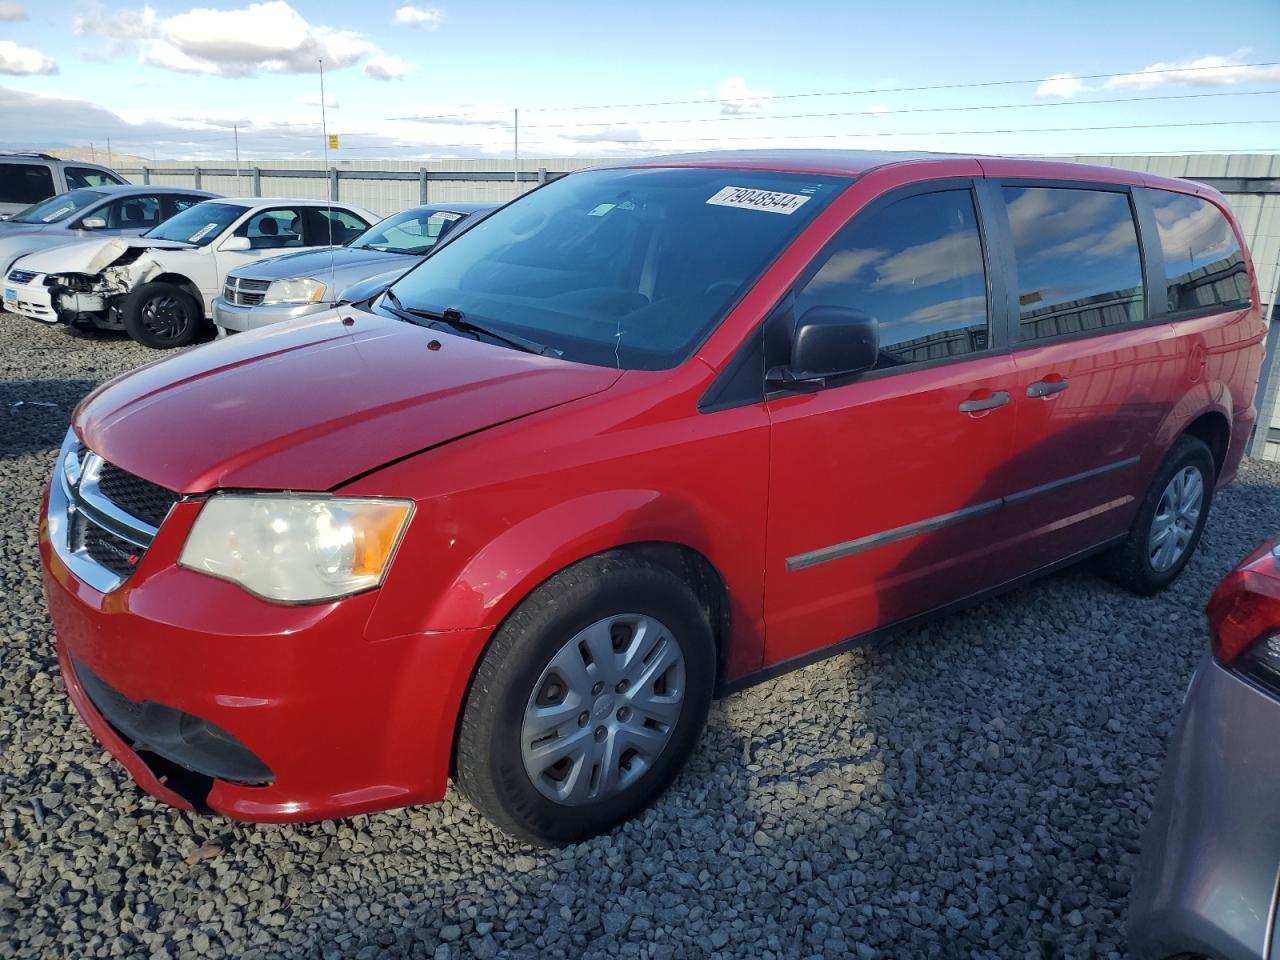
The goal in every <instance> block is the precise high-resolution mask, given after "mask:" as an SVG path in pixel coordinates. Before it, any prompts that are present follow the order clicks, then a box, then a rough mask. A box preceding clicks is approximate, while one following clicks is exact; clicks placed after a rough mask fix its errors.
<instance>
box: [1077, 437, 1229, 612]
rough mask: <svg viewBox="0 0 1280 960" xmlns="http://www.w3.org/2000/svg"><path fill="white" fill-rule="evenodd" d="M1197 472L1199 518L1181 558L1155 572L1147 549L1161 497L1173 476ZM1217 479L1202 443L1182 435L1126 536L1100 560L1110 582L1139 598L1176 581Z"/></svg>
mask: <svg viewBox="0 0 1280 960" xmlns="http://www.w3.org/2000/svg"><path fill="white" fill-rule="evenodd" d="M1188 467H1190V468H1192V469H1194V470H1196V471H1197V472H1199V474H1200V480H1201V482H1202V483H1203V484H1204V499H1203V502H1202V504H1201V507H1200V515H1199V518H1198V520H1197V521H1196V523H1195V526H1194V527H1193V529H1192V531H1191V537H1190V540H1188V542H1187V545H1186V547H1185V548H1184V549H1183V552H1182V555H1181V556H1180V557H1178V559H1177V560H1176V561H1175V562H1174V563H1173V565H1172V566H1170V567H1169V568H1168V569H1165V570H1159V569H1157V568H1156V567H1155V566H1154V565H1153V563H1152V560H1151V554H1150V551H1149V549H1148V543H1149V538H1150V536H1151V528H1152V523H1153V521H1154V520H1155V517H1156V512H1157V510H1158V509H1159V507H1160V501H1161V498H1162V497H1163V496H1164V493H1165V490H1166V488H1167V487H1168V486H1169V484H1170V482H1171V481H1172V480H1173V478H1174V476H1175V475H1177V474H1178V473H1180V472H1181V471H1182V470H1184V469H1186V468H1188ZM1216 477H1217V470H1216V468H1215V466H1214V461H1213V453H1212V452H1210V450H1209V447H1208V446H1207V445H1206V444H1205V442H1204V441H1203V440H1201V439H1200V438H1198V437H1193V436H1190V435H1188V434H1184V435H1182V436H1181V437H1179V438H1178V439H1177V441H1176V442H1175V443H1174V444H1173V447H1172V448H1170V450H1169V453H1168V454H1167V455H1166V456H1165V458H1164V462H1163V463H1162V464H1160V469H1159V470H1157V471H1156V475H1155V477H1154V478H1153V479H1152V481H1151V486H1150V487H1149V488H1148V489H1147V493H1146V496H1144V497H1143V499H1142V503H1141V505H1140V506H1139V507H1138V515H1137V517H1135V518H1134V521H1133V526H1132V527H1130V529H1129V535H1128V537H1127V538H1126V539H1125V540H1124V541H1123V542H1122V543H1120V544H1119V545H1118V546H1116V547H1114V548H1113V549H1111V550H1109V551H1107V553H1105V554H1103V555H1102V556H1101V557H1100V558H1099V564H1098V566H1099V570H1100V572H1101V573H1102V574H1103V575H1104V576H1105V577H1106V578H1107V579H1108V580H1110V581H1112V582H1113V583H1115V584H1117V585H1118V586H1121V587H1124V588H1125V589H1127V590H1130V591H1132V592H1133V593H1136V594H1139V595H1140V596H1149V595H1151V594H1153V593H1158V592H1159V591H1161V590H1163V589H1164V588H1165V587H1167V586H1168V585H1169V584H1171V583H1173V581H1174V580H1176V579H1177V578H1178V574H1180V573H1182V570H1183V568H1184V567H1185V566H1186V565H1187V561H1188V560H1190V559H1191V555H1192V554H1193V553H1195V551H1196V547H1197V546H1198V545H1199V543H1200V535H1201V534H1202V533H1203V532H1204V525H1205V522H1206V521H1207V520H1208V519H1209V508H1210V506H1211V504H1212V503H1213V485H1214V482H1215V480H1216Z"/></svg>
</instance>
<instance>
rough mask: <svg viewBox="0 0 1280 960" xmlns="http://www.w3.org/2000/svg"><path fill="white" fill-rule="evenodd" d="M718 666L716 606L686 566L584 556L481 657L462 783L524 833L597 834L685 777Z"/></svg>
mask: <svg viewBox="0 0 1280 960" xmlns="http://www.w3.org/2000/svg"><path fill="white" fill-rule="evenodd" d="M714 679H715V646H714V640H713V638H712V633H711V626H710V622H709V620H708V617H707V613H706V611H705V610H704V609H703V607H702V605H701V604H700V603H699V602H698V599H697V597H696V596H695V595H694V594H693V592H692V591H691V590H690V589H689V587H688V586H687V585H686V584H685V583H684V582H683V581H682V580H681V579H680V578H679V577H677V576H676V575H675V574H673V573H672V572H671V571H669V570H668V569H666V568H665V567H662V566H660V565H658V564H655V563H651V562H649V561H647V560H645V559H642V558H639V557H635V556H631V555H628V554H626V553H622V552H614V553H607V554H602V555H600V556H597V557H592V558H589V559H587V560H584V561H582V562H580V563H577V564H575V565H574V566H572V567H569V568H568V569H566V570H564V571H561V572H560V573H559V574H557V575H556V576H554V577H552V578H551V579H550V580H548V581H547V582H546V583H545V584H543V585H542V586H540V587H539V588H538V589H537V590H535V591H534V592H533V593H532V594H531V595H530V596H529V597H528V598H527V599H525V600H524V601H523V602H522V603H521V604H520V606H518V607H517V608H516V609H515V610H514V611H513V612H512V613H511V615H510V616H509V617H508V618H507V619H506V621H504V622H503V624H502V626H501V627H499V629H498V631H497V633H496V634H495V635H494V638H493V640H492V642H491V643H490V644H489V647H488V648H487V649H486V651H485V653H484V655H483V656H482V657H481V659H480V663H479V665H478V666H477V668H476V674H475V677H474V678H473V680H472V684H471V688H470V690H469V691H468V694H467V698H466V702H465V704H464V706H463V710H462V719H461V723H460V727H459V733H458V749H457V782H458V787H459V789H460V790H461V792H462V793H463V795H464V796H465V797H466V798H467V799H468V800H470V801H471V803H472V804H473V805H474V806H475V807H476V808H477V809H479V810H480V812H481V813H483V814H484V815H485V816H486V817H488V818H489V820H491V821H492V822H493V823H494V824H495V825H497V826H498V827H499V828H500V829H502V830H504V831H505V832H507V833H509V834H511V835H513V836H515V837H518V838H520V839H522V840H527V841H529V842H532V843H538V844H563V843H571V842H574V841H577V840H582V839H585V838H587V837H590V836H593V835H595V834H597V833H601V832H603V831H605V830H608V829H609V828H610V827H613V826H615V825H616V824H618V823H621V822H622V821H624V820H627V819H629V818H631V817H632V816H635V815H636V814H637V813H639V812H640V811H641V810H643V809H644V808H645V807H647V806H648V805H649V804H650V803H652V802H653V801H654V800H655V799H656V798H657V797H658V795H659V794H661V793H662V791H663V790H665V789H666V787H667V785H668V784H669V783H670V782H671V781H672V780H673V779H674V778H675V776H676V774H677V773H678V772H679V771H680V768H681V767H682V766H683V765H684V762H685V760H686V759H687V758H688V756H689V754H690V753H691V752H692V750H693V747H694V745H695V744H696V743H697V740H698V736H699V735H700V733H701V732H702V727H703V724H704V723H705V721H706V716H707V710H708V708H709V706H710V703H711V695H712V687H713V683H714Z"/></svg>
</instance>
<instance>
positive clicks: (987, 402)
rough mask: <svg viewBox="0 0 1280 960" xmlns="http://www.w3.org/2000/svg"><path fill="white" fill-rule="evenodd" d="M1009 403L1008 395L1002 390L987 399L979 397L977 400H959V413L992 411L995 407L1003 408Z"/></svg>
mask: <svg viewBox="0 0 1280 960" xmlns="http://www.w3.org/2000/svg"><path fill="white" fill-rule="evenodd" d="M1008 402H1009V394H1007V393H1005V392H1004V391H1003V390H997V391H996V392H995V393H993V394H991V396H989V397H981V398H979V399H977V400H961V401H960V412H961V413H981V412H982V411H983V410H994V409H995V408H996V407H1003V406H1004V405H1005V404H1006V403H1008Z"/></svg>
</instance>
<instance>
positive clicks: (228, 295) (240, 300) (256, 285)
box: [222, 277, 271, 307]
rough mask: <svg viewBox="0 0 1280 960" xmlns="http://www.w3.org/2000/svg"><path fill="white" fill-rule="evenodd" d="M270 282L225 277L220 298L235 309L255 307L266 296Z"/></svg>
mask: <svg viewBox="0 0 1280 960" xmlns="http://www.w3.org/2000/svg"><path fill="white" fill-rule="evenodd" d="M269 286H271V281H270V280H248V279H245V278H244V277H227V282H226V284H225V285H224V286H223V288H222V297H223V299H224V300H226V301H227V303H232V304H235V305H236V306H237V307H256V306H257V305H258V304H260V303H261V302H262V301H263V298H265V297H266V295H267V287H269Z"/></svg>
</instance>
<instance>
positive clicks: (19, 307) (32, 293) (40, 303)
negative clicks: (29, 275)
mask: <svg viewBox="0 0 1280 960" xmlns="http://www.w3.org/2000/svg"><path fill="white" fill-rule="evenodd" d="M4 308H5V309H6V310H8V311H9V312H10V313H16V314H17V315H18V316H20V317H26V318H27V319H28V320H35V321H37V322H38V323H48V324H54V323H57V322H58V312H57V310H55V309H54V307H53V295H52V293H51V291H50V290H49V288H48V287H47V286H45V275H44V274H43V273H41V274H37V275H36V277H35V279H33V280H32V281H30V282H29V283H25V284H18V283H14V282H12V281H10V280H9V279H8V278H6V279H5V281H4Z"/></svg>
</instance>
